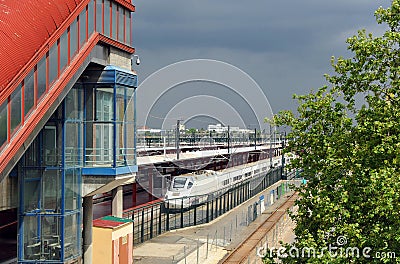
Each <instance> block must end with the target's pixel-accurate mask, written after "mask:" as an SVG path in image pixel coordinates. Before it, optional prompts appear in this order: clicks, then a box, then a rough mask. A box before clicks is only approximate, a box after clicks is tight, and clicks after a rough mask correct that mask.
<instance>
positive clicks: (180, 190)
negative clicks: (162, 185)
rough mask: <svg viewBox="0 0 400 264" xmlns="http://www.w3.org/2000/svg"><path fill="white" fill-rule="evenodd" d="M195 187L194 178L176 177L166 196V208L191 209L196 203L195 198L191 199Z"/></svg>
mask: <svg viewBox="0 0 400 264" xmlns="http://www.w3.org/2000/svg"><path fill="white" fill-rule="evenodd" d="M193 185H194V179H193V177H187V176H175V177H174V179H173V180H172V182H171V185H170V186H169V188H168V190H167V192H166V194H165V196H164V202H165V206H166V208H169V209H172V210H174V209H181V208H188V207H190V206H191V205H192V204H193V202H194V198H193V197H190V194H191V192H192V189H193ZM192 200H193V201H192Z"/></svg>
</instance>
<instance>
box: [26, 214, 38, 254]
mask: <svg viewBox="0 0 400 264" xmlns="http://www.w3.org/2000/svg"><path fill="white" fill-rule="evenodd" d="M37 219H38V218H37V217H36V216H24V220H23V225H24V229H23V230H24V234H23V237H24V241H23V244H24V246H23V247H22V248H23V249H24V256H23V259H35V258H37V255H40V244H41V243H40V240H39V230H38V220H37Z"/></svg>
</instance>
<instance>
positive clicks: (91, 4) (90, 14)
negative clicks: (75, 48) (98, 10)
mask: <svg viewBox="0 0 400 264" xmlns="http://www.w3.org/2000/svg"><path fill="white" fill-rule="evenodd" d="M93 1H94V0H91V1H90V2H89V4H88V31H89V36H90V35H91V34H92V33H93V32H94V2H93Z"/></svg>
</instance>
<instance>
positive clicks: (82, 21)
mask: <svg viewBox="0 0 400 264" xmlns="http://www.w3.org/2000/svg"><path fill="white" fill-rule="evenodd" d="M85 42H86V8H85V9H83V11H82V13H81V14H80V15H79V47H82V46H83V44H84V43H85Z"/></svg>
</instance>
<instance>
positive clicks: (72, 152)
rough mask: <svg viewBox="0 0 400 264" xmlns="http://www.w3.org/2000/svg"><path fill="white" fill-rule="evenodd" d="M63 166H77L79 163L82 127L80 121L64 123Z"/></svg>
mask: <svg viewBox="0 0 400 264" xmlns="http://www.w3.org/2000/svg"><path fill="white" fill-rule="evenodd" d="M65 134H66V135H67V136H66V138H65V166H68V167H72V166H79V165H82V164H81V160H82V159H81V155H82V152H83V150H82V147H81V146H82V142H83V127H82V124H81V123H80V122H67V123H65Z"/></svg>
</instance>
